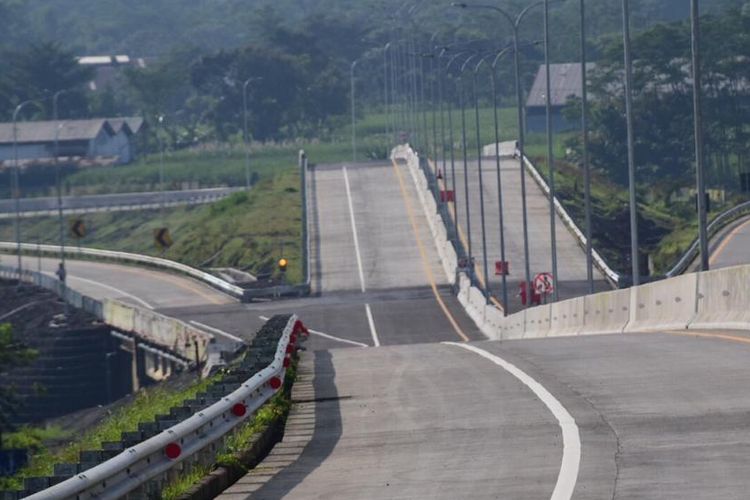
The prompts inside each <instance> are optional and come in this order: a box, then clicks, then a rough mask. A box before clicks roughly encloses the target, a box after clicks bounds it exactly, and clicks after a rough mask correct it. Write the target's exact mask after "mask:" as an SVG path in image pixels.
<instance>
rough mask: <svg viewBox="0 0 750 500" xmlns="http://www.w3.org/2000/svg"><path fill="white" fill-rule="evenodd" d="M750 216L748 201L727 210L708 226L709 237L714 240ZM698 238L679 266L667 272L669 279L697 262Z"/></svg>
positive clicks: (679, 261) (681, 259) (676, 265)
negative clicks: (743, 217) (742, 218)
mask: <svg viewBox="0 0 750 500" xmlns="http://www.w3.org/2000/svg"><path fill="white" fill-rule="evenodd" d="M747 214H750V201H746V202H745V203H741V204H739V205H737V206H735V207H732V208H730V209H729V210H726V211H724V212H722V213H720V214H719V215H717V216H716V218H715V219H714V220H712V221H711V223H710V224H709V225H708V228H707V230H708V237H709V238H713V237H714V236H716V234H717V233H718V232H719V231H721V230H722V229H723V228H725V227H726V226H727V225H728V224H731V223H732V222H734V221H736V220H737V219H739V218H740V217H742V216H744V215H747ZM698 245H699V242H698V238H697V237H696V238H695V239H694V240H693V243H692V245H690V247H688V249H687V250H686V251H685V253H684V254H683V255H682V257H680V260H678V261H677V264H675V265H674V267H672V269H670V270H669V271H667V272H666V274H665V276H666V277H667V278H672V277H674V276H677V275H679V274H682V273H684V272H685V271H686V270H687V268H688V267H689V266H690V264H691V263H692V262H693V261H694V260H695V258H696V257H698V253H699V249H698Z"/></svg>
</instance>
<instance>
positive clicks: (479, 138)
mask: <svg viewBox="0 0 750 500" xmlns="http://www.w3.org/2000/svg"><path fill="white" fill-rule="evenodd" d="M485 57H486V56H485ZM485 57H482V58H481V59H480V60H479V62H478V63H477V65H476V67H475V68H474V75H473V90H474V119H475V121H476V129H477V130H476V133H477V171H478V173H479V220H480V224H481V229H482V271H483V274H484V287H483V288H484V298H485V301H487V302H489V298H490V279H489V272H488V269H487V267H488V266H487V232H486V225H485V217H484V182H483V175H482V136H481V130H480V128H479V90H478V89H477V75H478V73H479V68H481V66H482V63H484V60H485Z"/></svg>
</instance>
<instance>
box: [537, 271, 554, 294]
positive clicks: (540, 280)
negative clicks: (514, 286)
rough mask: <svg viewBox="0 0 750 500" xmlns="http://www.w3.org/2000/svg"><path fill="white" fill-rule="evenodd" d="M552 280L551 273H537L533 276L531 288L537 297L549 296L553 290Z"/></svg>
mask: <svg viewBox="0 0 750 500" xmlns="http://www.w3.org/2000/svg"><path fill="white" fill-rule="evenodd" d="M554 282H555V280H554V278H553V277H552V274H551V273H539V274H537V275H536V276H534V281H533V282H532V286H533V287H534V290H536V293H538V294H539V295H549V294H550V293H552V292H553V291H554V290H555V285H554Z"/></svg>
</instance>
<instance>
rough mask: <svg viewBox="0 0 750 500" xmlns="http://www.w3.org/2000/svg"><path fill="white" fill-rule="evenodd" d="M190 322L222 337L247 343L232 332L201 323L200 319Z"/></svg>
mask: <svg viewBox="0 0 750 500" xmlns="http://www.w3.org/2000/svg"><path fill="white" fill-rule="evenodd" d="M190 324H191V325H195V326H197V327H198V328H203V329H204V330H208V331H209V332H211V333H215V334H217V335H220V336H222V337H226V338H228V339H230V340H234V341H235V342H241V343H243V344H244V343H245V341H244V340H242V339H241V338H239V337H235V336H234V335H232V334H231V333H227V332H225V331H224V330H219V329H218V328H214V327H213V326H209V325H206V324H203V323H201V322H199V321H193V320H190Z"/></svg>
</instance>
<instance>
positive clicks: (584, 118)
mask: <svg viewBox="0 0 750 500" xmlns="http://www.w3.org/2000/svg"><path fill="white" fill-rule="evenodd" d="M584 3H585V0H580V8H579V12H580V16H581V21H580V24H581V39H580V41H581V131H582V135H583V144H582V146H583V151H582V153H583V158H582V160H583V204H584V212H585V219H586V221H585V224H586V227H585V229H586V278H587V280H588V285H589V293H594V259H593V253H594V250H593V248H594V247H593V242H592V241H591V237H592V235H591V233H592V229H591V166H590V164H589V125H588V116H589V103H588V81H587V73H586V62H587V61H586V59H587V57H586V10H585V5H584Z"/></svg>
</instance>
